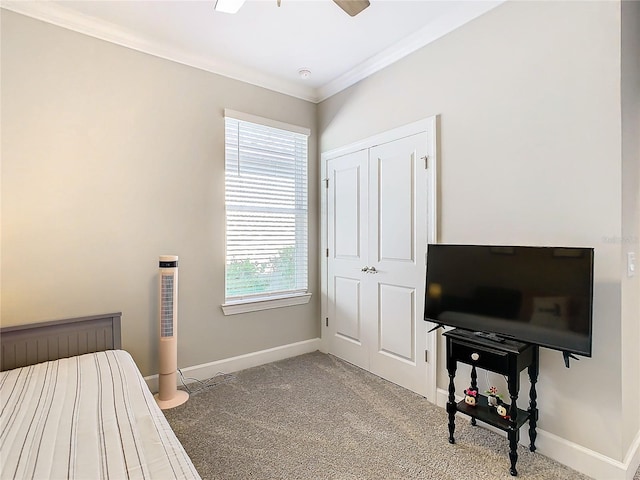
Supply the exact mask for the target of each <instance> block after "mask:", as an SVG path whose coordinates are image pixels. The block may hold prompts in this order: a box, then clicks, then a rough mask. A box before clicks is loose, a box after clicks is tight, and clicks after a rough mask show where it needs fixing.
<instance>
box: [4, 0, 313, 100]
mask: <svg viewBox="0 0 640 480" xmlns="http://www.w3.org/2000/svg"><path fill="white" fill-rule="evenodd" d="M0 8H3V9H6V10H10V11H12V12H15V13H19V14H21V15H25V16H28V17H31V18H35V19H36V20H41V21H43V22H46V23H50V24H52V25H56V26H58V27H62V28H66V29H68V30H72V31H74V32H78V33H81V34H84V35H88V36H90V37H94V38H98V39H100V40H104V41H107V42H110V43H114V44H117V45H120V46H123V47H127V48H131V49H133V50H137V51H139V52H142V53H147V54H149V55H153V56H156V57H160V58H164V59H166V60H170V61H173V62H176V63H181V64H183V65H187V66H190V67H194V68H197V69H200V70H204V71H207V72H210V73H215V74H218V75H222V76H224V77H229V78H232V79H234V80H239V81H241V82H245V83H249V84H252V85H256V86H258V87H263V88H266V89H268V90H273V91H275V92H278V93H283V94H285V95H289V96H292V97H296V98H300V99H302V100H306V101H309V102H314V103H316V102H317V93H316V90H315V89H314V88H311V87H308V86H303V85H299V84H296V83H293V82H288V81H285V80H281V79H278V78H275V77H273V76H272V75H267V74H263V73H261V72H259V71H257V70H254V69H251V68H247V67H243V66H240V65H237V64H233V63H229V62H222V61H220V60H219V59H215V58H210V57H206V56H202V55H196V54H193V53H191V52H187V51H185V50H182V49H177V48H174V47H172V46H170V45H166V44H163V43H161V42H157V41H153V40H151V39H149V38H145V37H143V36H141V35H139V34H136V33H135V32H132V31H131V30H128V29H125V28H122V27H120V26H117V25H115V24H113V23H110V22H105V21H103V20H99V19H96V18H94V17H90V16H87V15H84V14H81V13H79V12H76V11H74V10H71V9H69V8H66V7H63V6H61V5H59V4H54V3H51V2H39V1H16V0H2V2H1V3H0Z"/></svg>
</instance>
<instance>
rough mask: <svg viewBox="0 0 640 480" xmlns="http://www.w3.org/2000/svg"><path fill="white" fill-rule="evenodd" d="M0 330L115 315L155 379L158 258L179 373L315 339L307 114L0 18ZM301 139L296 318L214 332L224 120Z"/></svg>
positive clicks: (250, 321)
mask: <svg viewBox="0 0 640 480" xmlns="http://www.w3.org/2000/svg"><path fill="white" fill-rule="evenodd" d="M1 40H2V52H1V53H2V77H1V81H2V97H1V101H2V243H1V247H2V256H1V261H2V264H1V269H2V291H1V295H2V306H1V308H2V310H1V316H2V325H3V326H4V325H13V324H21V323H30V322H35V321H40V320H48V319H54V318H64V317H72V316H76V315H77V316H82V315H89V314H94V313H105V312H112V311H122V312H123V317H122V322H123V323H122V332H123V333H122V334H123V347H124V348H125V349H127V350H129V351H130V352H131V353H132V354H133V356H134V358H135V360H136V362H137V363H138V365H139V366H140V368H141V370H142V372H143V374H145V375H148V374H152V373H156V372H157V367H156V352H157V338H158V332H157V323H158V322H157V310H158V307H157V300H158V297H157V290H158V288H157V281H158V280H157V278H158V277H157V274H158V256H159V255H161V254H175V255H178V256H179V257H180V271H179V334H178V359H179V360H178V361H179V366H181V367H183V366H191V365H199V364H202V363H207V362H212V361H215V360H218V359H223V358H228V357H232V356H236V355H241V354H246V353H250V352H254V351H259V350H262V349H267V348H271V347H275V346H279V345H285V344H288V343H292V342H297V341H302V340H307V339H312V338H317V337H318V336H319V334H320V327H319V324H318V318H319V298H318V297H319V293H318V280H317V277H318V269H317V263H318V260H317V256H316V254H315V252H316V251H317V245H318V242H317V241H316V238H317V237H318V236H319V233H318V228H317V225H318V216H317V212H318V204H317V196H318V194H317V188H316V187H317V185H318V183H319V182H318V179H317V173H316V170H317V169H316V168H314V167H313V165H315V161H316V157H317V154H316V144H317V139H316V124H315V122H316V120H315V119H316V105H314V104H312V103H309V102H306V101H303V100H298V99H295V98H292V97H289V96H286V95H281V94H278V93H274V92H272V91H269V90H265V89H262V88H259V87H255V86H252V85H248V84H246V83H242V82H239V81H235V80H231V79H228V78H225V77H222V76H218V75H214V74H211V73H207V72H204V71H200V70H197V69H194V68H190V67H186V66H183V65H180V64H177V63H173V62H170V61H167V60H163V59H159V58H156V57H153V56H150V55H145V54H143V53H140V52H137V51H134V50H130V49H127V48H123V47H120V46H117V45H114V44H110V43H107V42H103V41H101V40H97V39H94V38H91V37H87V36H84V35H81V34H78V33H74V32H71V31H68V30H65V29H62V28H58V27H55V26H52V25H49V24H46V23H42V22H40V21H36V20H33V19H30V18H27V17H24V16H21V15H18V14H15V13H12V12H8V11H5V10H2V39H1ZM224 108H231V109H234V110H238V111H242V112H246V113H251V114H255V115H260V116H264V117H269V118H272V119H275V120H280V121H283V122H288V123H292V124H296V125H301V126H305V127H309V128H311V131H312V135H311V138H310V162H311V165H312V167H311V169H310V178H309V185H310V191H309V198H310V205H309V207H310V212H311V214H310V218H309V225H310V245H309V250H310V252H311V257H310V275H309V277H310V289H311V292H313V293H314V295H313V297H312V300H311V302H310V303H309V304H308V305H304V306H295V307H288V308H279V309H275V310H267V311H263V312H257V313H250V314H241V315H233V316H227V317H225V316H224V315H223V314H222V312H221V309H220V305H221V304H222V303H223V302H224V254H225V251H224V225H225V220H224V119H223V109H224Z"/></svg>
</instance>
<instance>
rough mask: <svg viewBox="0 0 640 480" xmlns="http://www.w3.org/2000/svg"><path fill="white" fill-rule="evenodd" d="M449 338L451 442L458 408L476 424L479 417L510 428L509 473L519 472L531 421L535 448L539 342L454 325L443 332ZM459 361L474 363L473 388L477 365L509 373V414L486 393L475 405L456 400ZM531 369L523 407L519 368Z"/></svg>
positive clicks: (490, 422) (475, 383)
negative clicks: (525, 432)
mask: <svg viewBox="0 0 640 480" xmlns="http://www.w3.org/2000/svg"><path fill="white" fill-rule="evenodd" d="M443 335H444V336H445V337H446V340H447V371H448V372H449V401H448V402H447V413H448V414H449V443H455V439H454V438H453V433H454V431H455V416H456V412H461V413H464V414H465V415H469V416H470V417H471V423H472V424H473V425H475V424H476V419H477V420H480V421H482V422H484V423H487V424H489V425H492V426H493V427H496V428H498V429H500V430H503V431H505V432H507V437H508V439H509V459H510V460H511V468H510V470H509V473H511V475H514V476H515V475H517V474H518V471H517V470H516V462H517V461H518V451H517V447H518V440H519V439H520V427H521V426H522V425H524V424H525V423H526V422H527V421H528V422H529V439H530V442H531V443H530V444H529V450H531V451H532V452H533V451H535V449H536V447H535V442H536V435H537V434H536V424H537V420H538V408H537V403H536V401H537V393H536V382H537V380H538V369H539V364H538V361H539V360H538V346H537V345H532V344H529V343H522V342H517V341H512V340H495V339H490V338H485V337H482V336H478V335H477V334H475V333H473V332H468V331H465V330H460V329H455V330H450V331H448V332H445V333H443ZM458 362H462V363H466V364H468V365H471V388H473V389H476V390H477V388H478V383H477V373H476V367H478V368H483V369H485V370H489V371H491V372H496V373H499V374H502V375H505V376H506V377H507V384H508V389H509V397H510V398H511V404H510V405H509V406H508V418H503V417H501V416H500V415H498V414H497V413H496V411H495V409H494V408H493V407H490V406H489V404H488V400H487V397H486V396H485V395H478V399H477V404H476V406H473V407H472V406H470V405H467V404H466V403H465V402H464V400H463V401H461V402H456V399H455V384H454V379H455V376H456V368H457V364H458ZM525 368H526V369H527V370H528V373H529V380H530V382H531V389H530V391H529V408H528V410H521V409H519V408H518V407H517V405H516V401H517V399H518V393H519V390H520V372H522V371H523V370H524V369H525Z"/></svg>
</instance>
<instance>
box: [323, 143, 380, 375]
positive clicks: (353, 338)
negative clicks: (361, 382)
mask: <svg viewBox="0 0 640 480" xmlns="http://www.w3.org/2000/svg"><path fill="white" fill-rule="evenodd" d="M327 174H328V178H329V188H328V192H327V210H328V212H329V214H328V219H327V222H328V224H327V235H328V248H329V252H330V256H329V262H328V265H327V276H328V285H327V294H328V297H329V298H328V300H329V303H328V316H329V318H330V319H331V321H330V322H329V324H328V330H327V331H328V334H329V337H330V340H329V343H330V347H329V350H330V353H332V354H334V355H336V356H337V357H340V358H342V359H344V360H346V361H348V362H350V363H353V364H355V365H357V366H359V367H362V368H364V369H367V370H368V369H369V344H370V343H371V339H370V338H369V337H368V335H370V330H371V328H370V327H368V326H367V325H366V322H367V320H370V319H367V318H366V317H365V303H366V302H367V292H365V291H364V286H363V278H364V276H365V274H364V272H362V268H363V267H364V265H365V264H366V262H367V257H368V251H367V248H368V244H367V237H368V231H367V229H368V217H369V205H368V152H367V150H361V151H357V152H354V153H351V154H348V155H345V156H343V157H340V158H337V159H335V160H330V161H329V162H327Z"/></svg>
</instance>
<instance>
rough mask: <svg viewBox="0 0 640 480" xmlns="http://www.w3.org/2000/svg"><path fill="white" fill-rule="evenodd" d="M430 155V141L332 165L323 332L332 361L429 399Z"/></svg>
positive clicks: (421, 136)
mask: <svg viewBox="0 0 640 480" xmlns="http://www.w3.org/2000/svg"><path fill="white" fill-rule="evenodd" d="M426 155H427V133H425V132H423V133H418V134H413V135H409V136H405V137H402V138H399V139H397V140H392V141H388V142H386V143H382V144H380V145H377V146H374V147H371V148H367V149H364V150H358V151H355V152H353V153H347V154H345V155H343V156H339V157H335V158H332V159H329V160H328V161H327V164H326V165H327V167H326V168H327V170H326V173H327V178H328V180H329V187H328V189H327V213H326V218H327V226H326V228H327V246H328V250H329V255H328V259H327V297H328V306H327V317H328V318H327V322H328V324H327V326H326V328H325V329H324V332H323V333H324V339H325V340H326V342H325V344H326V347H327V350H328V352H329V353H332V354H334V355H336V356H338V357H340V358H342V359H344V360H346V361H348V362H351V363H353V364H355V365H358V366H360V367H362V368H364V369H366V370H369V371H371V372H372V373H375V374H376V375H379V376H381V377H383V378H385V379H387V380H390V381H392V382H394V383H396V384H398V385H401V386H403V387H405V388H408V389H410V390H412V391H414V392H417V393H419V394H421V395H424V396H428V395H427V392H428V391H429V390H430V389H431V391H433V390H435V386H434V385H435V384H434V385H430V382H435V378H432V377H433V375H430V374H428V372H427V364H426V361H425V350H426V343H427V342H426V339H427V335H426V331H427V325H426V322H424V320H423V309H424V278H425V268H426V267H425V253H426V247H427V238H428V235H427V233H428V232H427V229H428V225H429V224H430V223H429V222H428V218H427V217H428V215H427V201H428V198H430V190H429V189H430V188H431V184H430V183H429V182H428V175H427V170H426V168H425V166H426V163H425V157H426ZM363 270H364V271H363ZM434 360H435V359H434Z"/></svg>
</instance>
